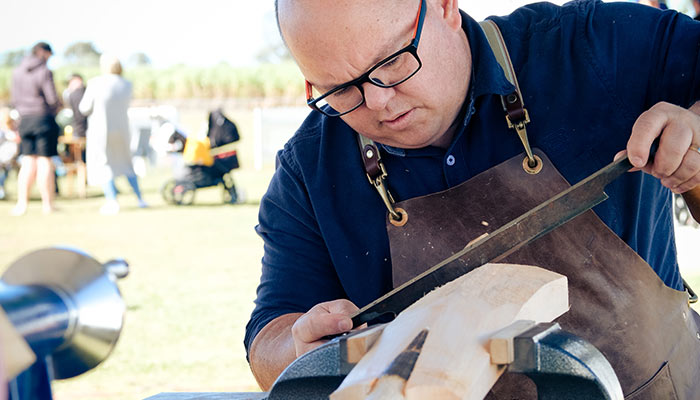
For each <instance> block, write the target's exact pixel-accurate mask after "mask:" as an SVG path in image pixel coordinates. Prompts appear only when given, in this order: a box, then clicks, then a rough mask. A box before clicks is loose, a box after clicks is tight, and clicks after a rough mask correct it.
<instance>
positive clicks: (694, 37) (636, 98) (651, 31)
mask: <svg viewBox="0 0 700 400" xmlns="http://www.w3.org/2000/svg"><path fill="white" fill-rule="evenodd" d="M581 3H582V5H581V7H589V9H588V10H587V12H585V13H581V14H579V18H583V20H580V21H579V24H577V25H578V27H579V29H578V35H577V36H578V37H579V38H580V39H582V42H583V43H582V44H583V46H585V50H584V51H589V52H590V59H591V60H592V63H593V64H594V68H595V69H596V72H597V74H598V75H599V77H600V78H601V80H602V81H603V82H605V83H607V84H609V86H608V87H610V88H613V90H614V95H615V96H618V97H619V100H620V104H623V105H625V107H626V110H624V111H625V112H629V113H630V114H631V115H630V116H632V117H634V118H635V119H636V118H637V117H638V116H639V111H640V110H641V111H644V110H647V109H649V108H650V107H651V106H653V105H654V104H656V103H658V102H661V101H665V102H669V103H672V104H676V105H679V106H681V107H686V108H687V107H690V106H691V105H692V104H694V103H695V102H696V101H698V100H700V23H698V22H697V21H693V20H692V19H691V18H690V17H688V16H686V15H683V14H680V13H677V12H675V11H670V10H668V11H661V10H658V9H655V8H653V7H648V6H642V5H638V4H629V3H615V2H613V3H600V2H585V3H589V5H585V3H584V2H581Z"/></svg>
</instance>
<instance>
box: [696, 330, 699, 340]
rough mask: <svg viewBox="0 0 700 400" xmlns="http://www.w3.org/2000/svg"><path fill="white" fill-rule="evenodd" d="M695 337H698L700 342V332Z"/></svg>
mask: <svg viewBox="0 0 700 400" xmlns="http://www.w3.org/2000/svg"><path fill="white" fill-rule="evenodd" d="M695 337H697V338H698V340H700V332H698V333H696V334H695Z"/></svg>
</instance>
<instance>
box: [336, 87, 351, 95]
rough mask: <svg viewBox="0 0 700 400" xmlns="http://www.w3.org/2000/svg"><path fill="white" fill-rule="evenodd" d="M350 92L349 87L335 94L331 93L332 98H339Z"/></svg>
mask: <svg viewBox="0 0 700 400" xmlns="http://www.w3.org/2000/svg"><path fill="white" fill-rule="evenodd" d="M349 91H350V87H344V88H342V89H340V90H338V91H336V92H333V96H336V97H340V96H345V95H347V94H348V92H349Z"/></svg>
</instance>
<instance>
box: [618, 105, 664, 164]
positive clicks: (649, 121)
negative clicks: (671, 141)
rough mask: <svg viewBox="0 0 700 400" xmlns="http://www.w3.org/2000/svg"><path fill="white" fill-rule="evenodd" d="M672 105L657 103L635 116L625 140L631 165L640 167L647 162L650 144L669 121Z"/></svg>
mask: <svg viewBox="0 0 700 400" xmlns="http://www.w3.org/2000/svg"><path fill="white" fill-rule="evenodd" d="M673 107H674V106H672V105H671V104H667V103H659V104H656V105H655V106H653V107H652V108H650V109H649V110H647V111H645V112H643V113H642V115H640V116H639V118H637V121H636V122H635V123H634V126H633V127H632V134H631V135H630V138H629V141H628V142H627V154H628V156H629V160H630V162H631V163H632V165H634V166H635V167H637V168H642V167H644V166H645V165H646V164H647V162H648V161H649V149H650V148H651V144H652V143H653V142H654V140H655V139H656V138H657V137H658V136H659V135H661V132H663V130H664V128H665V127H666V125H667V124H668V123H669V121H670V116H669V114H670V113H673V112H675V110H673Z"/></svg>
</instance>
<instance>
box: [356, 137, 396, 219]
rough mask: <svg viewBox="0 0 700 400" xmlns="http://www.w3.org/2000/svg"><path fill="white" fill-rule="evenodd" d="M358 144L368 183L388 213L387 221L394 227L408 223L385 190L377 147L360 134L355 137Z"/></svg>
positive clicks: (383, 170) (383, 173) (384, 172)
mask: <svg viewBox="0 0 700 400" xmlns="http://www.w3.org/2000/svg"><path fill="white" fill-rule="evenodd" d="M357 139H358V142H359V144H360V147H361V148H362V164H363V165H364V167H365V172H366V175H367V179H368V180H369V183H370V184H371V185H372V186H374V188H375V189H377V193H379V197H381V198H382V201H383V202H384V206H386V209H387V210H388V211H389V221H390V222H391V223H392V224H393V225H395V226H404V225H406V222H408V213H406V211H405V210H403V209H401V208H394V198H393V197H392V196H391V193H390V192H389V190H388V189H387V188H386V183H385V181H386V177H387V173H386V169H384V164H383V163H382V158H381V156H380V155H379V149H378V148H377V145H375V144H374V142H373V141H372V140H371V139H368V138H366V137H364V136H362V135H360V134H358V135H357Z"/></svg>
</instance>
